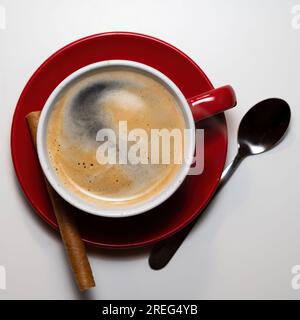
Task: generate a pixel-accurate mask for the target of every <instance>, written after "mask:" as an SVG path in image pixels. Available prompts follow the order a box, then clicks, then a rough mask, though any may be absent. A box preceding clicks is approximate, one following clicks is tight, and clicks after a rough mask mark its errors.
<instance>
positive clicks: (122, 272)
mask: <svg viewBox="0 0 300 320" xmlns="http://www.w3.org/2000/svg"><path fill="white" fill-rule="evenodd" d="M297 4H300V0H298V2H297V1H289V0H276V1H275V0H264V1H262V0H251V1H250V0H249V1H246V0H243V1H241V0H229V1H222V0H203V1H198V0H193V1H192V0H180V1H175V0H167V1H166V0H165V1H161V0H151V1H141V0H127V1H123V0H119V1H118V0H109V1H108V0H107V1H104V0H89V1H83V0H72V1H71V0H43V1H40V0H26V1H25V0H24V1H21V0H18V1H17V0H0V5H3V6H4V7H5V11H6V29H4V30H1V29H0V106H1V108H0V168H1V171H0V172H1V176H0V197H1V206H0V207H1V213H0V265H3V266H5V268H6V272H7V289H6V290H5V291H3V290H0V299H12V298H15V299H81V298H82V299H84V298H91V299H154V298H155V299H210V298H214V299H232V298H238V299H255V298H257V299H264V298H273V299H279V298H283V299H287V298H291V299H299V298H300V290H298V291H297V290H293V289H292V286H291V280H292V274H291V268H292V266H294V265H296V264H300V212H299V207H300V194H299V189H300V181H299V166H300V152H299V120H300V88H299V85H300V84H299V76H300V68H299V67H300V62H299V57H300V29H294V28H293V27H292V24H291V23H292V18H293V15H292V13H291V10H292V8H293V6H294V5H297ZM115 30H123V31H136V32H141V33H146V34H150V35H153V36H155V37H158V38H161V39H163V40H166V41H167V42H170V43H172V44H174V45H175V46H177V47H178V48H180V49H181V50H183V51H184V52H186V53H187V54H188V55H189V56H190V57H191V58H192V59H194V60H195V61H196V62H197V63H198V64H199V65H200V66H201V68H202V69H203V70H204V71H205V72H206V74H207V75H208V77H209V78H210V79H211V81H212V83H213V84H214V85H215V86H220V85H223V84H227V83H230V84H232V85H233V86H234V88H235V89H236V92H237V97H238V101H239V103H238V107H237V108H235V109H233V110H231V111H229V112H227V113H226V117H227V121H228V128H229V151H228V161H229V160H230V159H232V157H233V156H234V153H235V152H236V132H237V128H238V124H239V122H240V120H241V118H242V116H243V114H244V113H245V112H246V111H247V110H248V109H249V108H250V107H251V106H252V105H254V104H255V103H256V102H258V101H259V100H262V99H264V98H268V97H274V96H277V97H281V98H283V99H286V100H287V101H288V103H289V104H290V106H291V109H292V123H291V129H290V131H289V133H288V135H287V137H286V139H285V140H284V141H283V142H282V143H281V144H280V145H279V146H278V147H277V148H275V149H273V150H272V151H270V152H268V153H265V154H263V155H259V156H255V157H252V158H249V159H246V160H245V162H244V163H243V164H242V165H241V167H240V168H239V170H238V171H237V172H236V174H235V175H234V176H233V178H232V180H231V181H230V182H229V183H228V185H227V186H226V188H224V189H223V190H222V192H221V193H220V194H219V196H218V199H217V201H215V202H214V203H213V204H212V205H211V207H210V209H209V214H208V215H206V217H205V219H202V220H201V222H200V224H198V225H197V227H196V228H194V230H193V232H192V234H191V235H190V236H189V237H188V239H187V240H186V241H185V242H184V244H183V245H182V247H181V248H180V250H179V251H178V253H177V254H176V256H175V258H174V259H173V260H172V261H171V262H170V264H169V265H168V266H167V267H166V268H165V269H163V270H161V271H153V270H151V269H150V268H149V266H148V262H147V258H148V253H149V249H148V248H145V249H141V250H134V251H128V252H109V251H102V250H89V257H90V262H91V265H92V268H93V271H94V275H95V279H96V281H97V288H95V289H93V290H91V291H90V292H89V293H88V294H85V295H81V294H79V293H78V292H77V290H76V288H75V286H74V284H73V279H72V276H71V275H70V271H69V266H68V264H67V262H66V259H65V255H64V251H63V248H62V245H61V241H60V238H59V237H58V236H57V234H55V233H54V232H53V231H52V230H50V228H49V227H48V226H47V225H46V224H45V223H44V222H42V221H39V219H37V218H36V217H35V214H34V213H33V211H32V210H31V209H30V208H29V206H28V205H27V203H26V201H24V198H23V196H22V194H21V193H20V190H19V187H18V183H17V181H16V179H15V176H14V170H13V167H12V163H11V157H10V146H9V137H10V126H11V119H12V116H13V112H14V108H15V105H16V102H17V99H18V97H19V95H20V93H21V91H22V89H23V87H24V85H25V83H26V82H27V80H28V79H29V77H30V76H31V74H32V73H33V72H34V71H35V70H36V68H37V67H38V66H39V65H40V64H41V63H42V62H43V61H44V60H45V59H46V58H47V57H48V56H49V55H50V54H52V53H53V52H55V51H56V50H57V49H59V48H60V47H62V46H64V45H66V44H67V43H69V42H71V41H73V40H76V39H78V38H81V37H83V36H87V35H90V34H94V33H98V32H104V31H115Z"/></svg>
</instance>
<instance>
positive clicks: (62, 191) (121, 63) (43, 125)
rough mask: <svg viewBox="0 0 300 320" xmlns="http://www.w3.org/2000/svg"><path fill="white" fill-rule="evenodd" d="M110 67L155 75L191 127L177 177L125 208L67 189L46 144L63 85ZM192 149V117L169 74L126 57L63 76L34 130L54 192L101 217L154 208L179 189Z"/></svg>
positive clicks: (46, 173) (42, 163)
mask: <svg viewBox="0 0 300 320" xmlns="http://www.w3.org/2000/svg"><path fill="white" fill-rule="evenodd" d="M112 66H114V67H129V68H133V69H137V70H139V71H143V72H145V73H147V74H149V75H151V76H152V77H155V78H156V79H157V80H159V81H160V82H161V83H163V85H164V86H165V87H166V88H167V89H168V90H170V92H171V93H172V95H173V96H174V97H175V99H176V100H177V102H178V105H179V106H180V108H181V110H182V114H183V116H184V120H185V124H186V128H187V129H190V130H188V138H187V139H186V143H185V146H184V148H185V155H186V161H184V162H183V164H182V165H181V168H180V169H179V171H178V172H177V174H176V176H175V177H174V178H173V179H172V181H171V182H170V183H169V184H168V185H167V186H166V188H165V189H163V190H162V191H161V192H160V193H159V194H157V195H156V196H154V197H153V198H151V199H149V200H147V201H145V202H142V203H139V204H135V205H132V206H129V207H125V208H114V207H99V206H96V205H93V204H90V203H88V202H86V201H84V200H83V199H81V198H79V197H78V196H77V195H75V194H74V193H73V192H71V191H70V190H68V189H66V188H65V187H64V186H63V184H62V183H61V181H60V179H59V178H58V177H57V175H56V173H55V172H54V169H53V167H52V165H51V163H50V159H49V155H48V151H47V144H46V136H47V124H48V121H49V117H50V114H51V111H52V107H53V106H54V105H55V102H56V101H57V98H58V97H59V95H60V94H61V92H62V91H63V90H64V89H65V88H66V86H69V85H72V82H73V81H75V80H76V79H77V78H78V77H79V76H82V75H85V74H88V73H90V72H92V71H93V72H95V71H97V70H99V69H102V68H107V67H112ZM194 148H195V124H194V119H193V116H192V113H191V110H190V107H189V105H188V103H187V101H186V99H185V97H184V95H183V94H182V92H181V91H180V90H179V88H178V87H177V86H176V85H175V84H174V83H173V82H172V81H171V80H170V79H169V78H168V77H166V76H165V75H164V74H162V73H161V72H160V71H158V70H156V69H154V68H152V67H150V66H147V65H145V64H142V63H138V62H134V61H128V60H109V61H102V62H97V63H93V64H90V65H87V66H85V67H83V68H81V69H79V70H77V71H75V72H74V73H72V74H71V75H70V76H68V77H67V78H65V79H64V80H63V81H62V82H61V83H60V84H59V85H58V86H57V87H56V88H55V90H54V91H53V92H52V93H51V95H50V96H49V98H48V100H47V101H46V103H45V106H44V108H43V110H42V112H41V116H40V120H39V125H38V131H37V151H38V157H39V161H40V164H41V167H42V170H43V172H44V174H45V176H46V178H47V179H48V181H49V183H50V184H51V185H52V187H53V188H54V189H55V190H56V192H57V193H58V194H59V195H60V196H61V197H62V198H64V199H65V200H66V201H67V202H69V203H70V204H71V205H73V206H75V207H77V208H78V209H80V210H82V211H84V212H87V213H90V214H94V215H97V216H104V217H111V218H116V217H128V216H133V215H137V214H140V213H143V212H146V211H148V210H150V209H153V208H154V207H156V206H158V205H159V204H161V203H163V202H164V201H166V200H167V199H168V198H169V197H170V196H171V195H172V194H173V193H174V192H175V191H176V190H177V189H178V187H179V186H180V185H181V183H182V182H183V180H184V179H185V177H186V175H187V174H188V171H189V169H190V165H191V163H192V160H193V155H194Z"/></svg>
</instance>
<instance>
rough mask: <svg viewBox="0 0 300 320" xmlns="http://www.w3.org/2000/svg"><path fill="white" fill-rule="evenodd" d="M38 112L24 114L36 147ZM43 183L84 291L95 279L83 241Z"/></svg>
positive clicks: (64, 208) (62, 205)
mask: <svg viewBox="0 0 300 320" xmlns="http://www.w3.org/2000/svg"><path fill="white" fill-rule="evenodd" d="M39 117H40V112H39V111H36V112H31V113H29V114H28V115H27V116H26V119H27V122H28V125H29V128H30V133H31V137H32V142H33V144H34V146H35V148H36V133H37V126H38V122H39ZM44 178H45V183H46V187H47V191H48V193H49V196H50V199H51V203H52V206H53V210H54V212H55V216H56V219H57V223H58V226H59V230H60V234H61V237H62V240H63V243H64V246H65V249H66V253H67V256H68V258H69V262H70V265H71V267H72V270H73V273H74V276H75V280H76V282H77V285H78V287H79V289H80V290H81V291H85V290H87V289H89V288H92V287H95V281H94V277H93V273H92V270H91V266H90V263H89V261H88V258H87V255H86V251H85V246H84V243H83V241H82V239H81V237H80V234H79V232H78V229H77V227H76V224H75V222H74V219H73V217H72V214H71V213H70V212H69V210H68V206H67V205H66V203H65V201H64V200H63V199H62V198H61V197H60V196H59V195H58V194H57V193H56V191H55V190H54V189H53V188H52V186H51V185H50V184H49V182H48V181H47V179H46V177H45V176H44Z"/></svg>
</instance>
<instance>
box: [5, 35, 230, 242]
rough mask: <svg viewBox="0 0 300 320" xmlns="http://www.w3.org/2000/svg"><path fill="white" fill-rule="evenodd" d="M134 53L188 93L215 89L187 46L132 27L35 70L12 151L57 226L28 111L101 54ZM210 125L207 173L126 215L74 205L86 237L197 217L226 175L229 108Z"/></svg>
mask: <svg viewBox="0 0 300 320" xmlns="http://www.w3.org/2000/svg"><path fill="white" fill-rule="evenodd" d="M110 59H127V60H133V61H138V62H142V63H145V64H148V65H150V66H152V67H154V68H156V69H158V70H160V71H161V72H163V73H164V74H165V75H167V76H168V77H169V78H170V79H171V80H173V81H174V82H175V83H176V84H177V86H178V87H179V88H180V89H181V90H182V92H183V93H184V95H185V96H186V97H193V96H195V95H196V94H199V93H202V92H204V91H208V90H210V89H212V88H213V87H212V85H211V83H210V81H209V80H208V79H207V77H206V76H205V74H204V73H203V72H202V71H201V70H200V68H199V67H198V66H197V65H196V64H195V63H194V62H193V61H192V60H191V59H190V58H189V57H187V56H186V55H185V54H184V53H182V52H181V51H179V50H178V49H176V48H175V47H173V46H171V45H170V44H168V43H166V42H163V41H161V40H158V39H155V38H152V37H149V36H145V35H141V34H136V33H127V32H112V33H103V34H97V35H93V36H90V37H87V38H83V39H80V40H78V41H76V42H73V43H71V44H69V45H67V46H66V47H64V48H62V49H61V50H59V51H58V52H56V53H55V54H53V55H52V56H51V57H50V58H49V59H48V60H47V61H45V62H44V63H43V64H42V65H41V66H40V67H39V68H38V70H37V71H36V72H35V73H34V74H33V76H32V77H31V79H30V80H29V82H28V83H27V85H26V87H25V88H24V90H23V92H22V95H21V97H20V99H19V101H18V104H17V107H16V110H15V114H14V118H13V123H12V129H11V151H12V159H13V163H14V167H15V171H16V175H17V178H18V180H19V182H20V185H21V187H22V189H23V191H24V194H25V196H26V197H27V199H28V201H29V202H30V203H31V205H32V206H33V208H34V209H35V210H36V212H37V213H38V214H39V215H40V216H41V217H42V218H43V219H44V220H45V221H46V222H47V223H48V224H50V225H51V226H52V227H54V228H55V229H57V223H56V219H55V216H54V213H53V210H52V207H51V203H50V200H49V197H48V194H47V192H46V188H45V185H44V181H43V176H42V172H41V169H40V166H39V162H38V158H37V155H36V152H35V150H34V148H33V145H32V142H31V138H30V135H29V131H28V127H27V124H26V121H25V116H26V115H27V114H28V113H29V112H31V111H37V110H41V109H42V108H43V105H44V103H45V102H46V100H47V98H48V96H49V95H50V93H51V92H52V91H53V89H54V88H55V87H56V86H57V85H58V84H59V83H60V82H61V81H62V80H63V79H64V78H65V77H67V76H68V75H69V74H71V73H72V72H74V71H75V70H77V69H79V68H81V67H83V66H85V65H87V64H90V63H93V62H97V61H102V60H110ZM198 127H199V128H204V129H205V133H204V135H205V137H204V139H205V163H204V172H203V173H202V174H201V175H199V176H188V177H187V178H186V180H185V181H184V183H183V185H182V186H181V187H180V189H179V190H178V191H177V192H176V193H175V194H174V195H173V196H172V197H171V198H170V199H168V200H167V201H166V202H165V203H164V204H162V205H160V206H159V207H157V208H156V209H153V210H152V211H151V212H147V213H144V214H141V215H138V216H134V217H129V218H120V219H111V218H110V219H109V218H101V217H96V216H92V215H89V214H86V213H84V212H79V211H78V210H75V209H74V211H76V212H74V216H75V217H76V219H77V220H78V226H79V228H80V231H81V234H82V237H83V239H84V241H85V242H86V243H88V244H94V245H97V246H100V247H106V248H129V247H138V246H145V245H149V244H153V243H154V242H156V241H158V240H161V239H163V238H166V237H168V236H170V235H172V234H173V233H175V232H176V231H179V230H180V229H181V228H183V227H184V226H185V225H187V224H188V223H189V222H191V221H192V220H193V219H194V218H195V217H196V216H197V215H198V214H199V212H201V209H202V208H203V207H204V206H205V205H206V203H207V202H208V201H209V200H210V198H211V196H212V194H213V192H214V190H215V188H216V186H217V183H218V181H219V178H220V176H221V173H222V170H223V167H224V164H225V159H226V151H227V128H226V121H225V117H224V114H220V115H218V116H215V117H213V118H210V119H207V120H205V121H202V122H201V123H199V125H198Z"/></svg>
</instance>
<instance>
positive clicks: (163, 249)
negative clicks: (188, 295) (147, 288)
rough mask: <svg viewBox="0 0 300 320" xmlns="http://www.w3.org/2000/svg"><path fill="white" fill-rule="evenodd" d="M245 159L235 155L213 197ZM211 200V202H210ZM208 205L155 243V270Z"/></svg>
mask: <svg viewBox="0 0 300 320" xmlns="http://www.w3.org/2000/svg"><path fill="white" fill-rule="evenodd" d="M243 159H244V157H243V156H241V155H240V154H239V153H237V155H236V156H235V158H234V160H233V161H232V162H231V163H230V164H229V165H228V166H227V167H226V168H225V169H224V171H223V173H222V175H221V178H220V181H219V184H218V187H217V189H216V191H215V194H214V195H213V197H212V199H214V197H215V196H216V194H217V193H218V192H219V191H220V190H221V189H222V188H223V186H224V185H225V184H226V182H227V181H228V180H229V178H230V177H231V176H232V174H233V173H234V172H235V170H236V169H237V167H238V166H239V164H240V163H241V161H242V160H243ZM212 199H211V200H212ZM210 202H211V201H210ZM210 202H209V203H210ZM207 207H208V205H206V207H205V208H204V209H203V211H202V214H201V215H199V216H198V217H197V218H196V219H194V221H192V222H191V223H190V224H188V225H187V226H186V227H185V228H183V229H182V230H181V231H179V232H177V233H175V234H174V235H173V236H171V237H169V238H167V239H166V240H162V241H159V242H158V243H157V244H155V245H154V246H153V248H152V250H151V253H150V256H149V265H150V267H151V268H152V269H154V270H159V269H162V268H163V267H165V266H166V265H167V264H168V262H169V261H170V260H171V259H172V257H173V256H174V254H175V253H176V251H177V250H178V248H179V247H180V246H181V244H182V242H183V241H184V239H185V238H186V237H187V235H188V234H189V233H190V231H191V230H192V229H193V227H194V225H195V224H196V222H197V221H198V219H199V217H200V216H202V215H203V213H204V211H205V209H206V208H207Z"/></svg>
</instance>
